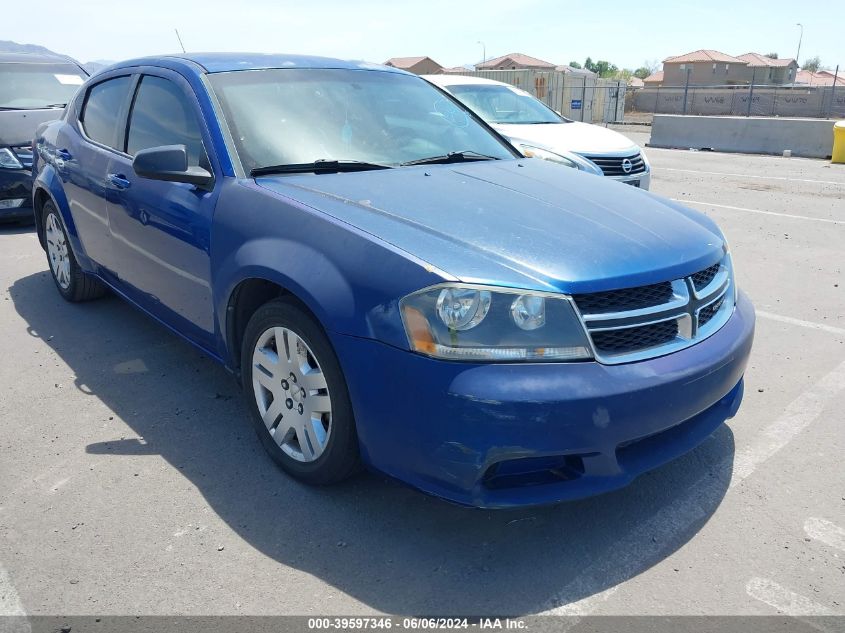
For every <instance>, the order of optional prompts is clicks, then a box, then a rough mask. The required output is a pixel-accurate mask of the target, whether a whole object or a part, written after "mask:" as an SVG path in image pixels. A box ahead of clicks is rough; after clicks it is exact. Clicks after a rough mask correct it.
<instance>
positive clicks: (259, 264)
mask: <svg viewBox="0 0 845 633" xmlns="http://www.w3.org/2000/svg"><path fill="white" fill-rule="evenodd" d="M249 279H263V280H265V281H270V282H272V283H275V284H277V285H279V286H281V287H283V288H284V289H286V290H288V291H289V292H291V293H292V294H294V295H296V297H297V298H298V299H299V300H300V301H302V302H303V303H304V304H305V305H306V306H307V307H308V309H309V310H311V312H313V313H314V315H315V316H316V317H317V319H318V320H319V321H320V322H321V323H322V324H323V325H324V327H329V324H335V323H337V322H338V321H341V322H342V321H348V320H349V319H351V318H353V317H354V315H355V296H354V294H353V292H352V288H351V287H350V285H349V282H348V281H347V280H346V278H345V277H344V276H343V275H342V274H341V273H340V271H339V270H338V269H337V267H336V266H335V265H334V264H333V263H332V262H331V261H330V260H329V259H328V258H326V257H325V255H323V254H322V253H320V252H319V251H316V250H314V249H313V248H311V247H310V246H308V245H305V244H300V243H297V242H294V241H291V240H288V239H284V238H273V237H260V238H257V239H254V240H251V241H249V242H246V243H244V244H242V245H240V246H239V247H238V248H237V249H236V250H234V251H232V252H231V253H230V254H229V255H228V257H226V259H225V260H223V261H222V262H221V263H220V266H219V268H218V271H217V275H216V277H215V285H214V286H215V287H214V296H215V297H216V298H217V299H216V302H215V303H216V309H217V314H218V315H219V316H220V317H225V314H226V308H227V306H228V305H229V299H230V298H231V296H232V293H233V292H234V291H235V288H237V287H238V285H240V284H241V283H242V282H244V281H247V280H249ZM219 325H220V326H221V330H220V331H221V332H225V331H226V327H225V326H226V324H225V322H224V319H221V321H220V323H219Z"/></svg>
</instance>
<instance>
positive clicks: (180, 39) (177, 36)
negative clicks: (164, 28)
mask: <svg viewBox="0 0 845 633" xmlns="http://www.w3.org/2000/svg"><path fill="white" fill-rule="evenodd" d="M173 30H174V31H176V39H177V40H179V46H181V47H182V52H183V53H184V52H185V45H184V44H183V43H182V38H181V37H180V36H179V29H173Z"/></svg>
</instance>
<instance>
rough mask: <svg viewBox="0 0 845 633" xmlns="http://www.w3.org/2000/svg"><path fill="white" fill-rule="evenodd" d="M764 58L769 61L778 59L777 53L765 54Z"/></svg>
mask: <svg viewBox="0 0 845 633" xmlns="http://www.w3.org/2000/svg"><path fill="white" fill-rule="evenodd" d="M764 57H768V58H769V59H777V58H778V54H777V53H766V54H765V55H764Z"/></svg>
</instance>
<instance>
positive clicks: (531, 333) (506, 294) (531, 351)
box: [399, 284, 592, 362]
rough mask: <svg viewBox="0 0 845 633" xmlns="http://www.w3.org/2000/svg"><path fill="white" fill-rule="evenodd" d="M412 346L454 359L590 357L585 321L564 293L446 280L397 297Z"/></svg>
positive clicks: (570, 358)
mask: <svg viewBox="0 0 845 633" xmlns="http://www.w3.org/2000/svg"><path fill="white" fill-rule="evenodd" d="M399 305H400V308H401V312H402V321H403V323H404V325H405V332H406V333H407V335H408V342H409V344H410V347H411V349H412V350H413V351H415V352H419V353H421V354H425V355H427V356H434V357H436V358H445V359H451V360H481V361H500V362H514V361H564V360H584V359H589V358H592V353H591V352H590V346H589V343H588V341H587V336H586V334H585V332H584V328H583V326H582V325H581V321H580V320H579V319H578V316H577V315H576V314H575V310H574V308H573V307H572V304H571V302H570V299H569V298H567V297H564V296H562V295H558V294H553V293H543V292H529V291H525V290H509V289H504V288H496V287H492V286H471V285H461V284H443V285H439V286H434V287H432V288H427V289H425V290H420V291H419V292H415V293H414V294H411V295H408V296H407V297H405V298H404V299H402V300H401V301H400V302H399Z"/></svg>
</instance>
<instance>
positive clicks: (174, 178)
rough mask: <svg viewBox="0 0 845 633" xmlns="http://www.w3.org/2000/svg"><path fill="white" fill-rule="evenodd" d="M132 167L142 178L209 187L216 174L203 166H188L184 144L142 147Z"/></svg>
mask: <svg viewBox="0 0 845 633" xmlns="http://www.w3.org/2000/svg"><path fill="white" fill-rule="evenodd" d="M132 169H134V170H135V173H136V174H138V175H139V176H140V177H141V178H149V179H150V180H165V181H167V182H185V183H188V184H191V185H196V186H198V187H203V188H207V187H208V186H209V185H211V184H212V183H213V182H214V176H213V175H212V174H210V173H209V172H208V171H207V170H205V169H203V168H202V167H196V166H191V167H188V150H187V149H186V148H185V146H184V145H162V146H161V147H150V148H149V149H142V150H140V151H139V152H138V153H137V154H135V158H134V159H133V160H132Z"/></svg>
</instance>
